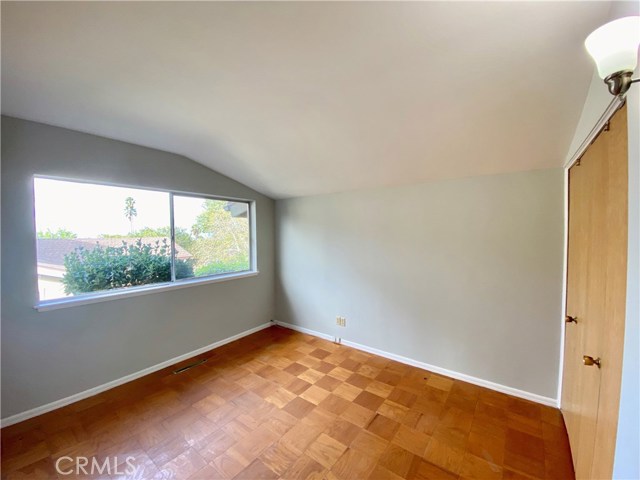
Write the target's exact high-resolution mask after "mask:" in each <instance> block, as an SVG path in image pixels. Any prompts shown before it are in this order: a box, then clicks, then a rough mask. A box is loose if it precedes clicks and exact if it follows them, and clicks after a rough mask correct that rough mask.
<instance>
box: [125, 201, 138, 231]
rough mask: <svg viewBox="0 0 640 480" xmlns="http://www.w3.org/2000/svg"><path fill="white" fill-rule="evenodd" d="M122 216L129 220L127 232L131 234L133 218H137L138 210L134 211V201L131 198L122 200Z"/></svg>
mask: <svg viewBox="0 0 640 480" xmlns="http://www.w3.org/2000/svg"><path fill="white" fill-rule="evenodd" d="M124 216H125V217H127V220H129V226H130V228H129V231H130V232H133V217H137V216H138V210H136V201H135V200H134V199H133V197H127V198H125V200H124Z"/></svg>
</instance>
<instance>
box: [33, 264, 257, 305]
mask: <svg viewBox="0 0 640 480" xmlns="http://www.w3.org/2000/svg"><path fill="white" fill-rule="evenodd" d="M258 273H260V272H258V271H257V270H251V271H246V272H238V273H228V274H223V275H216V276H214V277H206V278H194V279H189V280H179V281H177V282H173V283H161V284H158V285H149V286H145V287H132V288H129V289H127V290H118V291H112V292H101V293H93V294H87V295H82V296H78V297H67V298H59V299H55V300H45V301H42V302H39V303H38V304H37V305H36V306H35V307H33V308H35V309H36V310H37V311H39V312H48V311H50V310H58V309H60V308H69V307H77V306H80V305H88V304H91V303H99V302H107V301H109V300H121V299H123V298H129V297H138V296H140V295H148V294H150V293H160V292H166V291H168V290H178V289H180V288H187V287H195V286H199V285H206V284H208V283H219V282H227V281H229V280H236V279H239V278H247V277H255V276H256V275H258Z"/></svg>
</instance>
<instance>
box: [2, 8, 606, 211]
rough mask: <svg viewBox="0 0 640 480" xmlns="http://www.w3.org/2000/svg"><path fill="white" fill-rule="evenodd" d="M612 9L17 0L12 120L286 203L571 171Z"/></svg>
mask: <svg viewBox="0 0 640 480" xmlns="http://www.w3.org/2000/svg"><path fill="white" fill-rule="evenodd" d="M609 6H610V3H609V2H598V1H595V2H591V1H589V2H563V1H559V2H495V3H494V2H424V3H420V2H375V3H366V2H353V3H351V2H345V3H339V2H329V3H315V2H302V3H289V2H278V3H275V2H274V3H271V2H256V3H253V2H211V3H210V2H68V3H66V2H65V3H58V2H42V3H35V2H16V3H12V2H2V111H3V113H4V114H8V115H13V116H16V117H20V118H25V119H29V120H35V121H40V122H44V123H48V124H52V125H57V126H62V127H67V128H72V129H76V130H81V131H85V132H90V133H94V134H98V135H102V136H106V137H110V138H115V139H119V140H124V141H128V142H132V143H137V144H141V145H145V146H149V147H154V148H159V149H162V150H167V151H171V152H175V153H180V154H183V155H185V156H188V157H190V158H192V159H193V160H195V161H197V162H199V163H202V164H204V165H206V166H208V167H210V168H212V169H214V170H216V171H219V172H221V173H223V174H225V175H228V176H229V177H232V178H234V179H236V180H238V181H240V182H242V183H245V184H247V185H249V186H251V187H253V188H255V189H256V190H258V191H261V192H263V193H265V194H267V195H270V196H272V197H275V198H283V197H290V196H300V195H313V194H321V193H327V192H336V191H346V190H354V189H360V188H370V187H376V186H387V185H402V184H409V183H417V182H423V181H428V180H432V179H441V178H453V177H463V176H472V175H483V174H492V173H501V172H512V171H521V170H531V169H538V168H546V167H557V166H560V165H561V164H562V162H563V160H564V158H565V156H566V154H567V149H568V147H569V143H570V141H571V137H572V135H573V132H574V128H575V126H576V123H577V121H578V117H579V115H580V112H581V109H582V105H583V102H584V99H585V95H586V91H587V88H588V85H589V81H590V79H591V75H592V72H593V67H592V64H591V62H590V59H589V58H588V56H587V53H586V52H585V50H584V47H583V40H584V38H585V37H586V35H587V34H588V33H589V32H590V31H592V30H593V29H594V28H596V27H597V26H599V25H600V24H602V23H604V22H605V21H606V20H607V15H608V11H609Z"/></svg>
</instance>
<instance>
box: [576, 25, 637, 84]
mask: <svg viewBox="0 0 640 480" xmlns="http://www.w3.org/2000/svg"><path fill="white" fill-rule="evenodd" d="M638 44H640V17H638V16H633V17H624V18H619V19H618V20H614V21H612V22H609V23H605V24H604V25H602V26H601V27H600V28H598V29H597V30H594V31H593V33H591V35H589V36H588V37H587V39H586V40H585V41H584V45H585V47H587V51H588V52H589V54H590V55H591V56H592V57H593V59H594V60H595V62H596V66H597V67H598V75H600V78H605V77H607V76H608V75H611V74H612V73H616V72H620V71H623V70H630V71H633V70H634V69H635V68H636V65H637V64H638Z"/></svg>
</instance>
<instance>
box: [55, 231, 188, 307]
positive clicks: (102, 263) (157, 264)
mask: <svg viewBox="0 0 640 480" xmlns="http://www.w3.org/2000/svg"><path fill="white" fill-rule="evenodd" d="M170 252H171V248H170V246H169V245H168V243H167V241H166V240H165V241H163V242H162V243H160V241H156V244H155V245H148V244H144V243H142V239H138V240H137V241H136V242H135V243H133V244H126V243H125V242H122V246H121V247H103V246H101V245H99V244H96V246H95V248H93V249H91V250H89V249H86V248H83V247H79V248H76V249H75V250H74V251H73V252H71V253H69V254H67V255H65V257H64V266H65V268H66V273H65V274H64V276H63V277H62V283H63V284H64V290H65V292H66V293H67V294H73V295H77V294H79V293H87V292H96V291H101V290H112V289H114V288H123V287H134V286H139V285H148V284H152V283H160V282H169V281H171V255H170ZM175 266H176V277H177V278H185V277H191V276H193V267H192V265H191V264H190V263H189V262H188V261H185V260H178V259H176V265H175Z"/></svg>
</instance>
